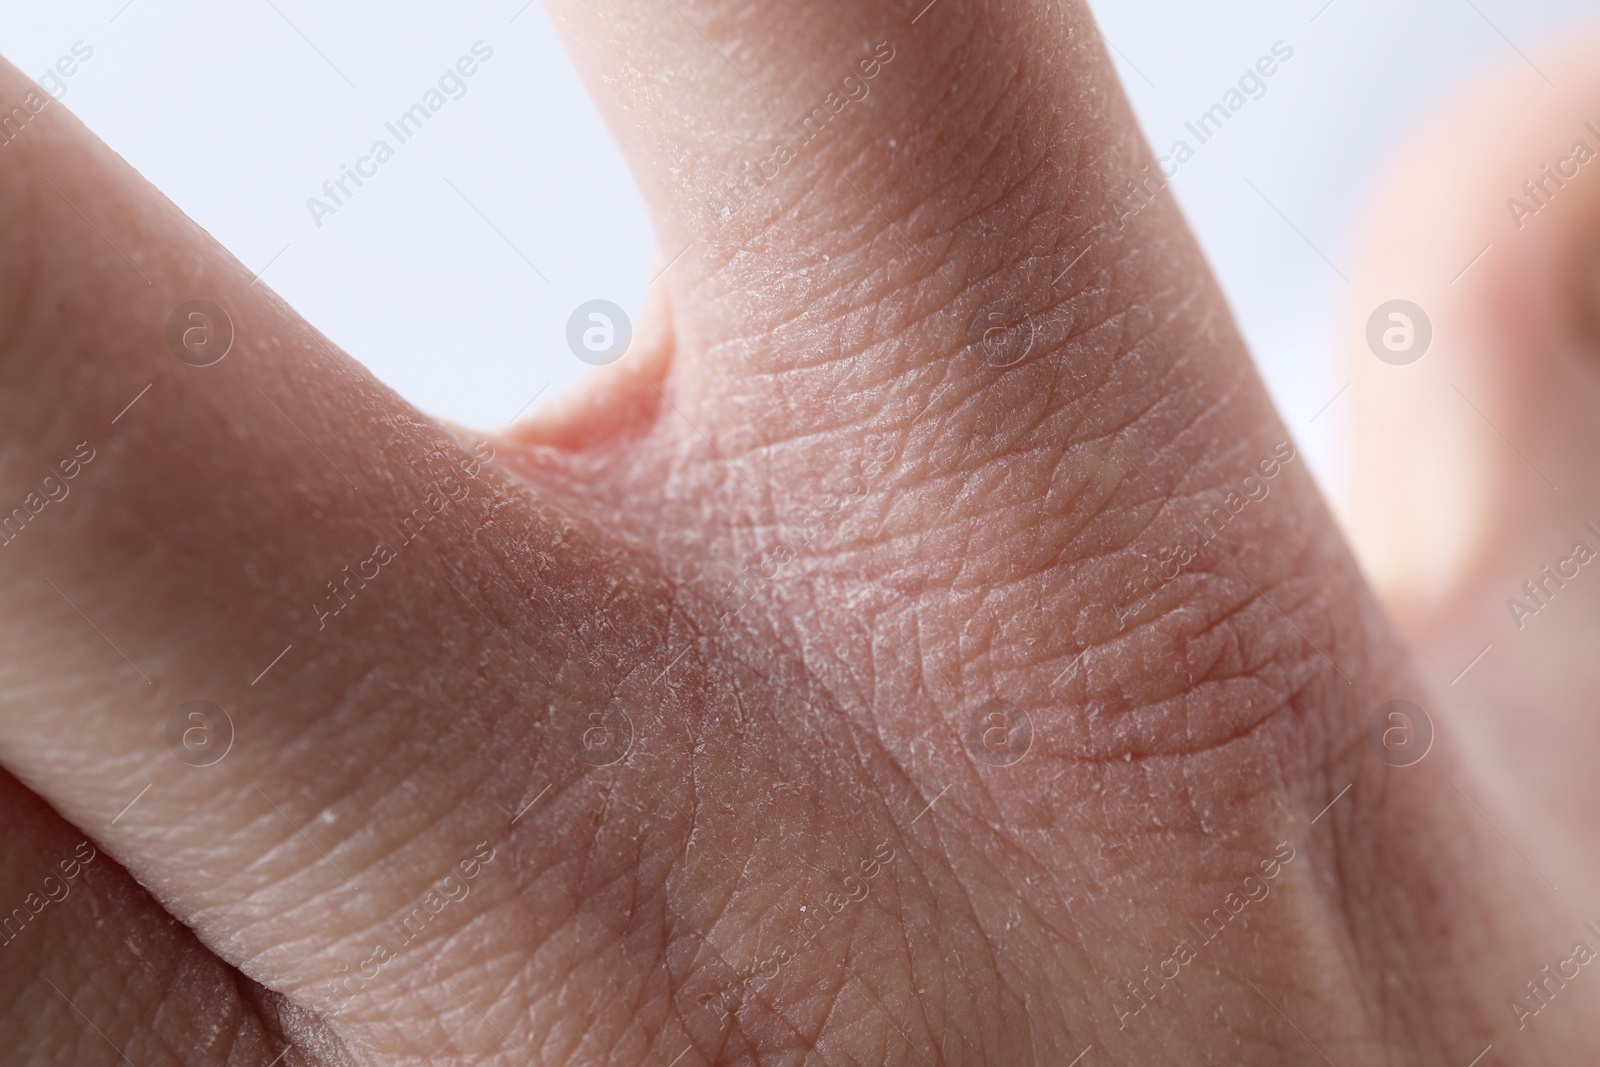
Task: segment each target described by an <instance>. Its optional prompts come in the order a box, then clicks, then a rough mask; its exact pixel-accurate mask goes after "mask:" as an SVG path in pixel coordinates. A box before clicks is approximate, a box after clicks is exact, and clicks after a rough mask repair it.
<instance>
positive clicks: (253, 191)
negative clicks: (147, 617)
mask: <svg viewBox="0 0 1600 1067" xmlns="http://www.w3.org/2000/svg"><path fill="white" fill-rule="evenodd" d="M637 2H639V3H655V2H665V0H637ZM862 2H868V0H862ZM941 2H944V3H966V2H972V0H941ZM1041 2H1045V0H1041ZM524 3H525V0H470V2H460V0H458V2H454V3H451V4H450V5H448V8H446V5H443V4H425V3H420V2H417V0H382V2H379V0H344V2H342V3H338V4H329V3H313V2H311V0H226V2H219V0H132V2H131V3H128V2H127V0H89V2H73V3H49V4H46V3H36V2H24V0H0V52H3V53H4V54H5V56H6V57H7V58H8V59H10V60H11V62H13V63H15V64H17V65H18V66H20V67H21V68H23V69H24V70H25V71H27V72H28V73H29V74H31V75H34V76H35V77H37V76H39V75H40V74H42V73H43V72H44V71H46V70H47V69H48V68H49V67H50V66H51V65H52V64H54V63H55V61H56V60H57V58H58V57H60V56H62V55H64V54H67V53H68V52H69V50H70V49H71V48H72V46H73V44H74V43H75V42H78V41H80V40H81V41H83V42H84V43H85V44H87V45H88V46H90V47H92V48H93V49H94V56H93V58H92V59H91V60H90V61H89V62H87V63H86V64H84V65H83V66H82V68H81V69H80V70H79V71H78V72H77V73H76V74H75V75H74V76H73V77H72V78H71V79H69V80H68V81H67V82H66V87H67V91H66V95H65V97H64V102H65V103H66V104H67V105H68V106H69V107H71V108H72V109H73V110H74V111H76V112H77V113H78V114H79V115H80V116H81V117H82V118H83V119H84V120H85V121H86V122H87V123H88V125H89V126H90V127H91V128H92V129H93V130H95V131H96V132H97V133H98V134H99V135H100V136H101V137H102V138H103V139H104V140H105V141H107V142H108V143H109V144H110V145H111V146H112V147H113V148H114V149H116V150H117V151H118V152H120V153H121V154H122V155H123V156H125V157H126V158H127V159H128V160H129V161H131V162H132V164H133V165H134V166H135V167H137V168H138V169H139V170H140V171H141V172H142V173H143V174H145V175H146V176H147V177H148V178H149V179H150V180H151V181H153V182H154V183H155V184H156V185H157V186H159V187H160V188H161V189H162V190H163V191H164V192H165V193H166V194H167V195H168V196H169V197H171V198H172V199H173V200H174V201H176V202H177V204H178V205H179V206H181V207H182V208H183V209H184V210H185V211H186V212H188V213H189V214H190V215H191V216H193V217H194V218H195V219H196V220H198V221H199V222H200V224H201V225H203V226H204V227H205V228H206V229H207V230H209V231H210V232H211V233H212V234H214V235H215V236H216V237H217V239H218V240H220V241H221V242H222V243H223V244H224V245H226V246H227V247H228V248H229V249H231V250H232V251H233V253H234V254H235V255H236V256H238V258H239V259H240V260H241V261H243V262H244V263H245V264H246V265H247V266H248V267H249V268H250V269H251V270H253V271H262V272H263V277H264V278H265V280H266V281H267V282H268V283H269V284H270V285H271V286H272V287H273V288H274V289H276V290H277V291H278V292H279V293H281V294H282V295H283V296H284V297H285V298H286V299H287V300H288V301H289V302H290V303H291V304H292V305H294V307H296V308H297V309H299V311H300V312H301V313H302V314H303V315H305V316H306V317H307V318H308V319H309V320H310V321H311V322H312V323H314V324H315V325H316V326H317V327H319V328H320V329H321V330H322V331H323V332H324V333H326V334H327V335H328V336H329V337H331V338H332V339H333V340H334V341H335V342H336V343H337V344H339V345H340V346H342V347H343V348H344V349H345V350H346V351H347V352H349V353H350V354H351V355H353V356H354V357H355V358H356V359H359V360H361V361H362V362H363V363H365V364H366V365H367V366H368V367H370V368H371V369H372V370H373V371H374V372H375V373H376V374H377V375H378V376H379V377H381V378H382V379H383V380H384V381H386V382H388V383H389V384H390V385H392V386H393V387H394V388H396V389H397V390H398V391H399V392H400V393H402V394H403V395H405V396H406V397H407V398H408V399H410V400H411V401H412V402H414V403H416V404H417V405H418V406H420V407H422V408H424V409H426V410H428V411H430V412H433V413H435V414H438V415H441V416H444V417H446V418H449V419H453V420H455V421H457V422H461V423H465V424H467V425H475V426H491V425H495V424H498V423H502V422H504V421H506V420H509V419H510V418H512V417H513V416H514V415H515V414H516V413H517V412H518V411H519V409H521V408H523V407H524V405H525V404H526V403H527V402H528V401H529V400H530V399H532V398H533V397H534V396H535V395H536V394H538V393H539V392H540V390H541V388H545V387H546V386H548V388H545V391H544V393H543V394H542V396H540V402H541V403H543V402H544V401H545V400H548V399H549V398H550V397H551V396H553V395H555V393H557V392H558V391H560V389H561V388H563V387H564V386H566V385H567V384H569V383H571V382H572V381H573V380H574V379H576V378H577V377H578V376H579V375H581V374H583V373H584V372H585V371H586V370H587V369H588V368H587V367H585V366H584V365H583V364H581V363H580V362H579V361H578V360H577V359H575V358H574V357H573V356H572V354H571V353H570V352H569V351H568V349H567V347H566V344H565V342H564V336H565V327H566V322H567V318H568V316H569V314H570V313H571V311H572V310H573V308H574V307H576V306H577V305H578V304H579V303H582V302H584V301H586V300H589V299H592V298H595V297H604V298H608V299H611V300H614V301H615V302H617V303H618V304H620V305H622V306H623V307H624V308H625V309H627V310H628V311H629V313H630V314H635V313H636V312H637V310H638V308H639V305H640V301H641V298H642V295H643V292H644V286H645V281H646V279H647V277H648V276H649V274H650V270H651V263H652V258H653V254H654V248H653V242H652V239H651V235H650V232H649V228H648V225H647V222H646V220H645V216H644V210H643V206H642V204H641V203H640V200H639V197H638V195H637V194H636V193H635V192H634V190H633V188H632V185H631V182H630V179H629V176H628V174H627V172H626V170H625V169H624V167H623V165H622V161H621V159H620V157H619V156H618V154H617V151H616V149H615V147H614V146H613V145H612V144H611V141H610V139H609V137H608V135H607V133H606V131H605V129H604V127H603V126H602V125H601V123H600V119H599V117H598V115H597V114H596V112H595V110H594V108H593V106H592V105H591V104H590V103H589V101H588V99H587V97H586V96H585V95H584V93H583V89H582V87H581V86H580V84H579V82H578V79H577V77H576V75H575V74H574V73H573V71H572V69H571V66H570V65H569V63H568V61H567V59H566V57H565V55H564V54H563V52H562V51H561V48H560V45H559V43H558V41H557V39H556V37H555V34H554V31H553V30H552V28H551V26H550V24H549V21H548V20H547V19H546V17H545V15H544V12H543V10H542V9H541V8H540V7H539V5H538V4H537V3H534V4H532V5H530V6H526V7H525V6H524ZM1093 7H1094V9H1095V11H1096V14H1097V15H1098V17H1099V19H1100V21H1101V27H1102V30H1103V32H1104V34H1105V36H1106V38H1107V40H1108V41H1109V42H1110V43H1111V44H1112V46H1113V56H1114V58H1115V59H1116V62H1117V64H1118V68H1119V70H1120V71H1121V74H1122V77H1123V82H1124V84H1125V85H1126V87H1127V89H1128V92H1129V93H1130V95H1131V97H1132V99H1133V102H1134V105H1135V107H1136V108H1137V110H1138V112H1139V114H1140V116H1141V118H1142V119H1143V121H1144V124H1145V128H1146V132H1147V135H1148V136H1149V138H1150V140H1151V142H1152V143H1153V144H1154V145H1155V146H1156V147H1157V149H1158V151H1164V150H1165V149H1166V147H1167V146H1169V145H1170V144H1171V143H1172V141H1173V140H1174V139H1176V138H1178V137H1181V136H1185V134H1184V131H1183V128H1182V127H1183V123H1184V121H1185V120H1188V119H1192V118H1194V117H1195V116H1197V115H1198V114H1199V113H1200V112H1202V111H1204V110H1205V109H1206V108H1207V107H1209V106H1210V104H1211V103H1213V102H1214V101H1216V100H1217V99H1218V98H1219V97H1220V96H1221V94H1222V93H1223V92H1224V91H1225V90H1226V89H1228V88H1229V87H1230V86H1232V85H1233V84H1234V83H1235V81H1236V80H1237V79H1238V77H1239V75H1240V73H1242V72H1243V71H1244V70H1245V69H1246V68H1247V67H1249V66H1250V65H1251V64H1252V63H1254V61H1255V60H1256V58H1257V57H1258V56H1260V55H1263V54H1265V53H1267V52H1268V50H1269V49H1270V47H1271V45H1272V44H1273V43H1274V42H1275V41H1279V40H1282V41H1284V42H1286V43H1287V44H1288V45H1289V46H1290V47H1292V48H1293V49H1294V58H1293V59H1292V60H1291V61H1290V62H1288V63H1286V64H1284V65H1283V67H1282V69H1281V70H1280V71H1279V72H1278V74H1277V75H1276V76H1275V77H1273V78H1272V79H1271V81H1270V83H1269V91H1268V93H1267V95H1266V96H1265V97H1263V98H1262V99H1260V100H1255V101H1252V102H1251V103H1250V104H1249V105H1248V106H1247V107H1246V108H1244V109H1243V110H1242V111H1241V112H1240V113H1239V115H1238V116H1236V117H1235V118H1234V119H1233V120H1232V121H1230V122H1229V123H1228V124H1227V126H1226V127H1225V128H1224V130H1223V131H1222V132H1221V133H1220V134H1218V135H1217V136H1216V137H1215V138H1213V139H1212V140H1211V141H1210V142H1208V143H1207V144H1205V145H1204V146H1202V147H1200V149H1199V151H1198V153H1197V155H1196V157H1195V158H1194V159H1193V160H1192V161H1190V162H1189V163H1187V164H1186V165H1185V166H1184V167H1183V168H1182V169H1181V171H1180V173H1179V174H1178V176H1177V178H1176V179H1175V181H1174V182H1173V185H1174V188H1175V189H1176V192H1177V195H1178V198H1179V200H1180V202H1181V203H1182V205H1183V207H1184V209H1185V211H1186V212H1187V213H1188V215H1189V218H1190V220H1191V221H1192V223H1193V225H1194V227H1195V229H1196V230H1197V232H1198V233H1199V236H1200V240H1201V242H1202V244H1203V245H1204V246H1205V248H1206V251H1207V252H1208V254H1209V255H1210V257H1211V261H1212V263H1213V265H1214V267H1215V269H1216V271H1217V273H1218V275H1219V277H1220V278H1221V281H1222V284H1223V286H1224V288H1225V289H1226V291H1227V293H1228V295H1229V297H1230V299H1231V300H1232V302H1233V307H1234V309H1235V312H1236V314H1237V316H1238V318H1239V321H1240V323H1241V324H1242V326H1243V329H1244V332H1245V335H1246V336H1247V338H1248V339H1249V341H1250V343H1251V346H1252V349H1253V351H1254V353H1255V356H1256V360H1257V362H1258V364H1259V366H1260V367H1261V370H1262V372H1263V374H1264V375H1265V377H1266V379H1267V382H1268V385H1269V386H1270V388H1271V390H1272V392H1273V395H1274V397H1275V398H1276V400H1277V402H1278V405H1279V408H1280V410H1281V411H1282V412H1283V415H1284V418H1285V421H1286V422H1287V423H1288V424H1289V426H1290V429H1291V430H1292V431H1293V432H1294V433H1295V434H1296V435H1297V436H1298V437H1299V438H1300V440H1301V442H1302V444H1303V446H1304V449H1305V451H1306V453H1307V455H1308V458H1309V460H1310V462H1311V464H1312V466H1313V468H1314V469H1316V470H1317V471H1318V473H1319V475H1320V476H1321V477H1322V479H1323V481H1324V484H1325V485H1326V486H1327V487H1328V489H1329V490H1330V492H1331V493H1333V495H1335V496H1336V495H1337V483H1338V474H1339V469H1340V465H1339V455H1340V438H1341V434H1340V417H1339V407H1338V405H1337V404H1335V405H1334V406H1333V407H1332V408H1330V409H1329V410H1328V412H1327V413H1326V414H1325V415H1323V416H1321V417H1319V418H1318V420H1317V421H1316V422H1315V423H1312V422H1311V419H1312V417H1313V416H1315V415H1317V413H1318V411H1319V409H1321V408H1323V406H1324V405H1325V404H1327V402H1328V400H1329V399H1330V398H1331V397H1334V396H1335V395H1336V393H1337V391H1338V389H1339V388H1340V385H1341V384H1342V381H1343V379H1342V378H1341V377H1340V374H1339V371H1338V368H1337V367H1336V366H1335V364H1334V361H1333V351H1334V346H1335V341H1336V339H1335V338H1334V337H1333V334H1332V331H1333V329H1334V321H1335V313H1336V312H1337V311H1338V310H1339V308H1340V306H1341V305H1340V300H1341V299H1342V297H1343V289H1344V287H1345V282H1344V281H1342V280H1341V278H1340V275H1339V271H1341V270H1343V269H1344V264H1345V262H1346V260H1347V258H1348V255H1349V246H1350V241H1351V236H1352V231H1353V227H1354V223H1355V219H1356V218H1357V216H1358V214H1359V212H1360V210H1361V209H1362V205H1363V202H1364V200H1365V198H1366V196H1367V194H1368V191H1369V189H1370V187H1371V184H1372V182H1373V181H1374V180H1375V178H1376V175H1377V174H1378V172H1379V168H1380V167H1381V165H1382V163H1383V161H1384V159H1385V158H1386V157H1387V156H1388V154H1390V153H1391V152H1392V150H1393V149H1394V147H1395V146H1396V145H1397V144H1398V143H1399V142H1400V141H1401V140H1402V139H1403V138H1404V137H1405V136H1406V135H1407V131H1408V130H1409V129H1410V128H1411V127H1412V126H1413V125H1414V124H1415V123H1416V122H1417V121H1418V119H1419V118H1420V116H1421V115H1423V114H1424V113H1426V111H1427V110H1428V109H1429V107H1430V106H1431V105H1433V104H1434V103H1436V102H1437V100H1438V98H1440V97H1441V96H1443V95H1445V94H1446V93H1447V92H1448V91H1449V90H1450V89H1451V87H1453V86H1455V85H1457V84H1459V83H1460V82H1461V81H1463V80H1466V79H1470V78H1471V77H1472V76H1473V75H1474V74H1475V73H1477V72H1479V71H1481V70H1482V69H1483V68H1484V67H1486V66H1489V65H1492V64H1495V63H1502V62H1507V61H1510V62H1521V61H1522V60H1520V59H1519V57H1518V52H1519V50H1520V51H1521V52H1525V53H1530V54H1536V53H1537V50H1538V48H1539V47H1540V46H1541V45H1543V44H1546V43H1548V42H1549V40H1550V39H1551V38H1552V37H1554V36H1556V35H1558V34H1560V33H1561V32H1563V31H1566V30H1570V29H1571V28H1572V27H1574V26H1577V25H1581V24H1583V23H1585V22H1588V21H1593V20H1594V18H1595V15H1596V13H1597V8H1600V4H1596V3H1595V2H1593V0H1590V2H1588V3H1583V2H1579V0H1399V2H1397V0H1332V2H1331V3H1327V0H1232V2H1230V3H1227V4H1219V3H1197V2H1195V0H1096V2H1094V3H1093ZM479 39H482V40H484V41H485V42H487V43H488V44H489V45H490V46H492V47H493V49H494V58H493V59H492V60H490V61H489V62H487V63H485V64H484V65H483V66H482V68H481V70H480V71H479V72H478V73H477V75H476V76H474V77H473V78H472V79H470V81H469V82H468V86H469V91H468V94H467V95H466V96H465V97H464V98H463V99H461V100H457V101H452V102H451V103H449V104H448V105H447V106H446V107H445V108H444V109H443V110H442V111H440V112H439V113H438V114H437V115H435V116H434V117H433V118H432V120H431V121H430V122H429V123H428V124H427V126H426V128H425V129H424V130H423V131H422V132H421V133H420V134H419V135H418V136H417V137H416V139H415V140H413V141H412V142H410V143H408V144H405V145H401V146H399V148H398V151H397V154H396V157H395V158H394V159H393V160H392V161H390V162H389V163H387V164H385V165H384V166H383V167H382V168H381V170H380V172H379V175H378V176H377V177H376V178H374V179H371V180H370V181H369V182H368V183H367V185H366V186H365V187H363V188H362V189H361V190H360V191H359V193H358V195H356V196H355V197H354V198H352V199H351V200H350V201H349V203H348V204H346V205H345V206H344V207H343V208H342V209H341V210H340V211H339V212H338V213H337V215H335V216H332V217H329V218H325V219H324V220H323V225H322V226H321V227H320V228H318V227H317V226H316V225H315V224H314V223H313V221H312V217H311V214H310V212H309V211H308V210H307V206H306V199H307V197H310V196H313V195H319V190H320V188H321V185H322V183H323V182H324V181H325V180H327V179H329V178H335V177H337V176H338V174H339V170H340V166H341V164H348V163H353V162H354V161H355V160H356V158H357V157H358V156H360V155H362V154H364V153H365V152H366V150H367V149H368V147H369V146H370V145H371V144H372V142H373V141H374V140H375V139H377V138H378V137H380V136H385V139H388V140H390V142H391V144H393V143H394V142H393V140H392V138H388V137H387V136H386V135H385V132H384V130H383V124H384V122H385V121H388V120H392V119H394V118H395V117H396V116H398V115H399V114H400V113H401V112H403V111H404V110H405V109H406V108H407V107H409V106H410V105H411V104H412V103H415V102H416V101H417V100H418V99H419V98H420V97H421V95H422V93H423V92H424V91H425V90H426V89H427V88H429V87H430V86H432V85H433V84H434V83H435V81H436V80H437V78H438V76H439V74H440V73H442V72H443V71H444V70H445V69H446V68H447V67H449V66H450V65H451V64H453V63H454V61H455V60H456V59H457V57H459V56H461V55H464V54H466V53H467V52H468V51H469V49H470V47H471V45H472V43H473V42H475V41H477V40H479ZM707 61H708V62H711V63H714V62H720V60H718V59H717V58H716V57H715V56H714V55H711V54H710V53H708V60H707ZM1186 139H1188V140H1190V142H1191V144H1193V143H1194V142H1193V139H1192V138H1187V137H1186ZM1252 185H1253V186H1254V187H1255V188H1254V189H1252ZM452 186H454V188H452ZM1257 190H1259V192H1258V191H1257ZM1264 198H1265V199H1264ZM1266 200H1270V202H1271V203H1270V204H1269V203H1267V202H1266ZM1279 212H1281V213H1282V214H1281V215H1280V214H1279ZM480 213H481V214H480ZM1285 219H1287V220H1289V222H1286V221H1285ZM486 220H487V221H486ZM1291 222H1292V228H1291V225H1290V223H1291ZM1296 230H1298V231H1299V233H1296ZM1302 235H1303V236H1302ZM530 264H531V265H530ZM1330 264H1331V265H1330ZM540 274H542V275H543V276H544V278H546V279H548V281H546V280H542V279H541V278H540Z"/></svg>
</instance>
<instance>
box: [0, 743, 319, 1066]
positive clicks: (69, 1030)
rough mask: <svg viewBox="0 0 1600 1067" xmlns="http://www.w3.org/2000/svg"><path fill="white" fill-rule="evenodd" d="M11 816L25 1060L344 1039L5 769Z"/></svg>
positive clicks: (4, 1023) (13, 973)
mask: <svg viewBox="0 0 1600 1067" xmlns="http://www.w3.org/2000/svg"><path fill="white" fill-rule="evenodd" d="M0 818H3V819H4V821H5V825H6V828H7V832H6V834H5V835H3V837H0V901H3V902H4V904H3V905H0V906H3V907H5V908H6V909H7V910H5V911H4V912H0V1005H3V1006H4V1007H3V1010H0V1047H4V1048H7V1049H10V1050H11V1051H10V1053H9V1054H8V1055H9V1056H10V1057H11V1058H12V1060H13V1061H14V1062H18V1063H21V1062H27V1063H31V1064H38V1065H40V1067H54V1065H58V1064H59V1065H61V1067H67V1065H69V1064H70V1065H78V1064H94V1065H100V1064H104V1065H106V1067H111V1065H115V1064H123V1063H127V1062H132V1063H139V1064H149V1065H151V1067H161V1065H174V1067H175V1065H177V1064H184V1063H195V1062H206V1063H218V1064H222V1063H226V1064H229V1065H230V1067H231V1065H238V1067H270V1065H272V1064H275V1063H284V1064H288V1065H290V1067H299V1065H301V1064H305V1063H309V1062H312V1061H311V1060H310V1059H308V1058H302V1054H301V1053H299V1052H295V1051H289V1052H286V1051H285V1047H286V1046H287V1045H289V1044H290V1043H291V1042H303V1043H304V1044H306V1045H311V1044H321V1045H322V1047H323V1048H336V1047H337V1044H336V1042H335V1043H332V1044H330V1039H331V1035H330V1034H329V1033H328V1032H327V1030H326V1028H325V1027H321V1026H319V1025H317V1024H316V1021H315V1020H314V1019H312V1018H310V1017H309V1016H307V1015H306V1014H305V1013H303V1012H297V1011H296V1010H295V1009H294V1008H293V1007H292V1005H289V1004H288V1003H287V1002H286V1001H285V1000H284V999H283V998H282V997H279V996H276V995H274V994H272V993H269V992H268V991H266V990H264V989H262V988H261V987H260V986H257V985H256V984H255V983H253V982H251V981H250V980H249V979H246V978H243V977H241V976H240V975H239V974H238V973H237V972H235V971H234V970H233V968H231V967H229V966H228V965H227V964H225V963H223V962H222V961H221V960H219V959H218V958H217V957H216V956H214V955H212V953H211V952H210V951H209V950H208V949H206V948H205V946H203V945H201V944H200V942H199V941H197V940H196V939H195V937H194V935H193V934H192V933H191V932H190V931H189V930H187V929H185V928H184V927H183V926H182V925H180V924H179V923H178V922H177V921H176V920H174V919H173V918H172V916H170V915H168V914H167V913H166V912H165V911H163V910H162V908H161V906H160V905H158V904H157V903H156V902H155V901H154V900H152V899H151V898H150V895H149V894H148V893H146V892H145V891H144V889H142V888H141V887H140V886H139V884H138V883H137V882H135V881H134V880H133V879H132V878H131V877H130V876H129V875H128V873H127V871H125V870H123V869H122V868H121V867H120V866H118V864H117V862H116V861H115V860H113V859H111V858H110V857H109V856H106V855H104V854H103V853H101V852H100V851H99V850H98V849H96V848H95V846H94V844H93V843H92V842H91V841H89V840H87V839H86V838H85V836H84V835H83V834H82V833H81V832H79V831H78V830H77V829H76V828H74V827H73V826H71V825H69V824H67V823H66V822H64V821H62V819H61V817H60V816H59V815H57V814H56V813H55V812H54V811H52V810H50V808H49V807H48V806H47V805H45V804H44V803H43V802H42V801H41V800H39V798H38V797H36V796H34V795H32V794H31V793H29V792H28V791H27V790H26V789H24V788H23V787H22V786H21V785H20V784H19V783H18V782H17V781H16V779H14V778H12V777H11V776H10V775H8V774H5V773H4V772H0ZM197 1057H203V1059H198V1058H197Z"/></svg>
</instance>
